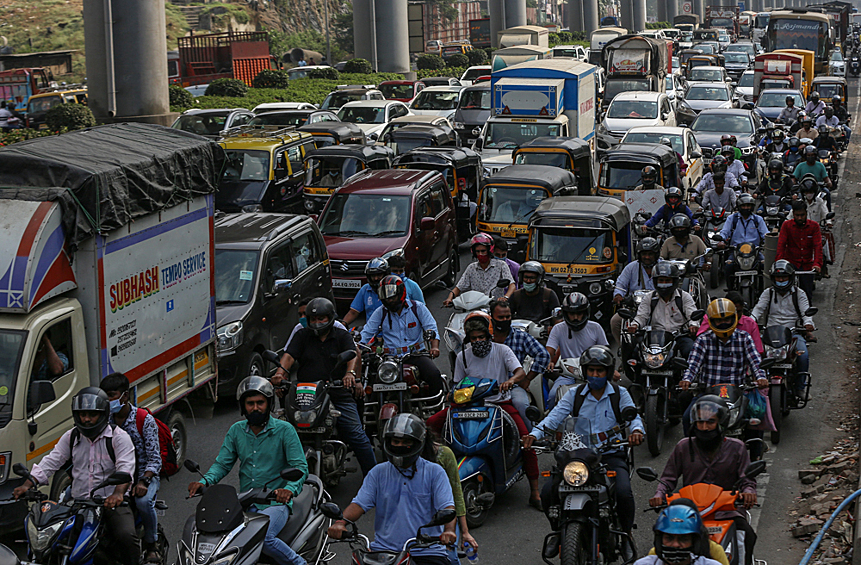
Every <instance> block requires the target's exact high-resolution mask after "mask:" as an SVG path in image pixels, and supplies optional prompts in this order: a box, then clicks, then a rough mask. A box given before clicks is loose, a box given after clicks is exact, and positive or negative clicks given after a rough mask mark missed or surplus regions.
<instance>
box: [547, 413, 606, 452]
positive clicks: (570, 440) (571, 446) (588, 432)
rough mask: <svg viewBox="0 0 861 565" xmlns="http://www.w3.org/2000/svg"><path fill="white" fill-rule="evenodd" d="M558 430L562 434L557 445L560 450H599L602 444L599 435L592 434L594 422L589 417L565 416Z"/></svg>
mask: <svg viewBox="0 0 861 565" xmlns="http://www.w3.org/2000/svg"><path fill="white" fill-rule="evenodd" d="M546 431H547V430H545V432H546ZM557 432H559V433H560V434H561V436H559V437H560V440H559V446H558V447H557V450H558V451H560V452H565V451H577V450H579V449H588V450H590V451H593V452H597V451H598V447H599V446H600V442H599V441H598V436H597V435H593V434H592V423H591V422H590V421H589V420H588V419H587V418H578V417H575V416H569V417H567V418H565V420H564V421H563V422H562V425H561V426H559V429H558V430H557ZM596 442H597V443H596Z"/></svg>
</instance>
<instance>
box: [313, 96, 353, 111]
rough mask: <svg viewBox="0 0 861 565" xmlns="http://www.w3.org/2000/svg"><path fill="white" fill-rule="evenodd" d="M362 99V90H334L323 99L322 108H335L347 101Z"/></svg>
mask: <svg viewBox="0 0 861 565" xmlns="http://www.w3.org/2000/svg"><path fill="white" fill-rule="evenodd" d="M361 99H362V93H360V92H332V93H330V94H329V96H327V97H326V99H325V100H323V104H322V105H321V106H320V108H321V109H323V110H334V109H337V108H340V107H341V106H343V105H344V104H346V103H347V102H352V101H354V100H361Z"/></svg>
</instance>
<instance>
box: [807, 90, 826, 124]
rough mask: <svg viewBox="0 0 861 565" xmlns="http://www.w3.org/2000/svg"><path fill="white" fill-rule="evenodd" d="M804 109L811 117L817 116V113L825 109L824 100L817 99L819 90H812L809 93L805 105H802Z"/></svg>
mask: <svg viewBox="0 0 861 565" xmlns="http://www.w3.org/2000/svg"><path fill="white" fill-rule="evenodd" d="M804 111H805V112H807V115H808V116H810V117H811V118H818V117H819V115H820V114H822V113H823V112H824V111H825V101H824V100H820V99H819V92H817V91H815V90H814V91H813V92H811V93H810V97H809V98H808V99H807V106H805V107H804Z"/></svg>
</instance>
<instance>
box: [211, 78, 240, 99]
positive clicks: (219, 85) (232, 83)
mask: <svg viewBox="0 0 861 565" xmlns="http://www.w3.org/2000/svg"><path fill="white" fill-rule="evenodd" d="M246 94H248V86H247V85H246V84H245V83H244V82H242V81H241V80H239V79H236V78H219V79H216V80H214V81H212V82H210V83H209V86H207V87H206V92H205V93H204V95H206V96H227V97H229V98H241V97H243V96H245V95H246Z"/></svg>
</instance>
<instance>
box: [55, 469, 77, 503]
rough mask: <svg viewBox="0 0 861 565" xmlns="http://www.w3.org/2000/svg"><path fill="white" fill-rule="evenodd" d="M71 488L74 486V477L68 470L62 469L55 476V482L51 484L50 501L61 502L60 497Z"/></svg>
mask: <svg viewBox="0 0 861 565" xmlns="http://www.w3.org/2000/svg"><path fill="white" fill-rule="evenodd" d="M70 486H72V475H70V474H69V473H68V471H67V470H66V469H61V470H60V471H58V472H57V473H55V474H54V480H53V482H52V483H51V494H50V497H51V498H50V499H51V500H54V501H59V500H60V495H62V494H63V491H64V490H66V489H67V488H68V487H70Z"/></svg>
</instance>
